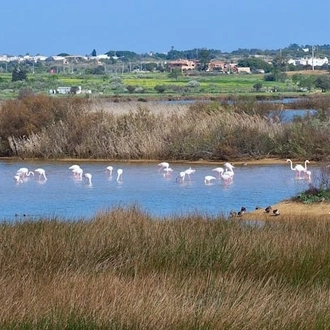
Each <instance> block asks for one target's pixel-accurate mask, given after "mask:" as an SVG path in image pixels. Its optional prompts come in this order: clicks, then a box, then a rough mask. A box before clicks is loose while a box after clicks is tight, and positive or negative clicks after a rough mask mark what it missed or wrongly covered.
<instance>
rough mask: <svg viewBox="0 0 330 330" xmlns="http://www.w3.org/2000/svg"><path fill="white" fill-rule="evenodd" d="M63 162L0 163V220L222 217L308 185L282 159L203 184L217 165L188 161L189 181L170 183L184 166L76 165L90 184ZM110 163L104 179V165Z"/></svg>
mask: <svg viewBox="0 0 330 330" xmlns="http://www.w3.org/2000/svg"><path fill="white" fill-rule="evenodd" d="M70 165H72V164H69V163H66V162H65V163H63V162H49V163H48V162H42V163H40V162H12V161H8V162H7V161H3V162H0V180H1V188H0V198H1V211H0V220H7V221H12V220H14V219H16V220H17V219H22V218H23V219H24V218H36V219H38V218H40V217H47V218H53V217H58V218H61V219H62V218H64V219H67V220H76V219H80V218H84V219H89V218H92V217H93V216H94V215H95V214H96V213H97V212H99V211H103V210H110V209H112V208H113V207H117V206H125V207H126V206H131V205H137V206H139V207H140V208H141V210H143V211H146V212H148V213H149V214H150V215H152V216H155V217H164V216H175V215H186V214H188V213H195V212H197V213H199V214H207V215H210V216H217V215H225V216H228V215H229V212H230V211H231V210H235V211H239V210H240V208H241V207H242V206H244V207H246V208H247V210H248V211H249V210H250V211H251V210H254V209H255V207H256V206H260V207H266V206H268V205H272V204H275V203H278V202H280V201H281V200H284V199H287V198H290V197H292V196H295V195H297V194H298V193H299V192H302V191H304V190H305V189H307V188H308V186H309V184H310V182H308V181H306V180H304V179H298V180H297V179H295V172H294V171H292V170H291V169H290V166H289V165H288V164H286V163H285V162H284V163H283V165H282V164H281V165H267V166H259V165H258V166H257V165H247V166H243V165H241V164H234V165H235V176H234V180H233V182H232V183H231V184H229V185H226V184H224V182H223V181H222V180H219V179H218V180H216V181H214V182H213V183H212V184H205V183H204V177H205V175H213V176H216V172H214V171H212V169H213V168H215V167H218V166H222V165H223V163H218V164H207V165H200V164H198V165H192V167H193V168H194V169H196V172H195V173H194V174H192V175H191V180H189V179H188V178H186V180H185V181H184V182H183V183H178V182H176V177H177V176H178V174H179V172H180V171H183V170H185V169H187V168H188V167H190V165H187V164H181V163H176V164H171V168H172V169H173V173H172V176H170V177H164V176H163V174H162V173H160V172H159V170H158V166H157V164H154V163H152V164H150V163H113V164H111V163H105V162H104V163H103V162H86V163H81V164H79V165H80V166H81V167H82V168H83V169H84V172H85V173H86V172H89V173H91V174H92V185H89V184H88V180H87V179H86V178H83V179H82V180H78V179H76V178H74V176H73V175H72V173H71V171H70V170H69V166H70ZM108 165H112V166H113V167H114V173H113V176H112V177H110V176H109V174H108V173H106V171H105V169H106V167H107V166H108ZM20 167H28V168H29V169H30V170H34V169H36V168H37V167H42V168H44V169H45V170H46V175H47V178H48V180H47V181H43V180H39V179H38V176H37V175H35V176H34V177H32V176H30V177H28V178H27V179H26V180H25V181H24V182H22V183H16V182H15V181H14V179H13V177H14V175H15V173H16V171H17V170H18V168H20ZM118 168H122V169H123V177H122V182H117V180H116V178H117V174H116V170H117V169H118ZM309 169H311V170H312V173H313V175H312V180H314V181H315V180H316V178H317V173H316V172H317V168H316V167H314V168H313V167H309Z"/></svg>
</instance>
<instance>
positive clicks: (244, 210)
mask: <svg viewBox="0 0 330 330" xmlns="http://www.w3.org/2000/svg"><path fill="white" fill-rule="evenodd" d="M245 212H246V208H245V207H244V206H242V207H241V210H240V211H239V212H238V213H237V215H238V216H239V217H241V216H242V215H243V214H244V213H245Z"/></svg>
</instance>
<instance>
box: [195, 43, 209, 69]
mask: <svg viewBox="0 0 330 330" xmlns="http://www.w3.org/2000/svg"><path fill="white" fill-rule="evenodd" d="M198 60H199V64H198V69H199V70H201V71H206V70H207V68H208V66H209V63H210V52H209V51H208V50H207V49H205V48H203V49H200V50H199V51H198Z"/></svg>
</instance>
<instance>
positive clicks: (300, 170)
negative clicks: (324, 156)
mask: <svg viewBox="0 0 330 330" xmlns="http://www.w3.org/2000/svg"><path fill="white" fill-rule="evenodd" d="M286 162H287V163H290V165H291V170H292V171H296V177H297V178H301V173H303V172H306V171H307V163H309V160H305V167H304V166H302V165H300V164H297V165H296V166H295V167H293V165H292V160H291V159H287V160H286Z"/></svg>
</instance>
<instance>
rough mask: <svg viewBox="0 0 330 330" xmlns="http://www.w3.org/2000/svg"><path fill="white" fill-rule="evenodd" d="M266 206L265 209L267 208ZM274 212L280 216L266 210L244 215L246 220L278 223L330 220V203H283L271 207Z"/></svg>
mask: <svg viewBox="0 0 330 330" xmlns="http://www.w3.org/2000/svg"><path fill="white" fill-rule="evenodd" d="M267 206H268V205H266V206H265V207H267ZM271 207H272V210H276V209H277V210H279V211H280V215H278V216H275V215H274V214H273V212H272V211H271V212H270V213H266V212H265V209H264V208H262V209H259V210H255V211H253V212H248V213H246V214H244V219H249V220H250V219H254V220H272V221H278V220H281V219H283V218H285V219H287V218H290V219H293V220H302V219H304V218H309V219H312V220H319V221H321V220H330V202H327V201H324V202H318V203H312V204H303V203H299V202H294V201H290V200H288V201H282V202H280V203H277V204H275V205H271Z"/></svg>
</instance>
